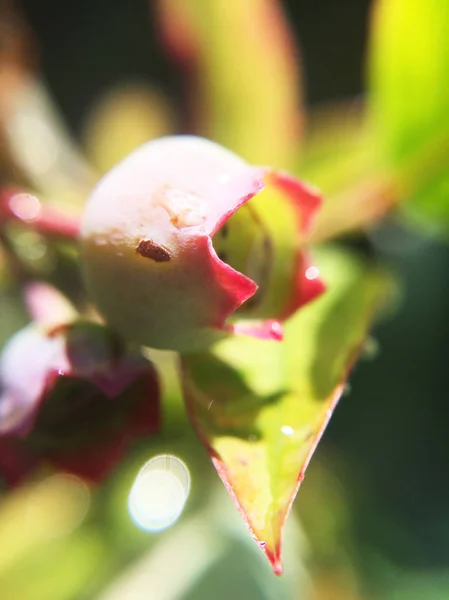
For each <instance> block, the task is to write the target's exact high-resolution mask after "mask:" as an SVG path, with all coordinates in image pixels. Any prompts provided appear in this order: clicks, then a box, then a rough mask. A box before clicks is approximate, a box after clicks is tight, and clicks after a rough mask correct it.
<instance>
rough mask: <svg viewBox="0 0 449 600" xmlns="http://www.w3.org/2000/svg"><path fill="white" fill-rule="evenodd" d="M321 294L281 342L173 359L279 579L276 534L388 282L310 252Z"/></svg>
mask: <svg viewBox="0 0 449 600" xmlns="http://www.w3.org/2000/svg"><path fill="white" fill-rule="evenodd" d="M316 262H317V264H318V265H319V266H320V268H321V270H322V274H323V278H324V280H325V281H326V282H327V284H328V292H327V293H325V294H323V296H322V297H321V298H320V299H318V300H316V301H315V302H313V303H311V304H310V305H307V306H306V307H304V308H302V309H301V310H300V311H298V312H297V313H296V314H295V316H294V317H292V318H291V319H290V320H289V321H288V322H287V323H286V326H285V339H284V341H283V342H271V341H260V340H256V339H253V338H249V337H243V336H241V337H234V338H229V339H226V340H225V341H223V342H220V343H219V344H217V346H216V347H215V348H214V349H213V350H212V351H210V352H208V353H202V354H192V355H186V356H183V357H182V370H183V385H184V392H185V397H186V401H187V407H188V412H189V415H190V418H191V420H192V422H193V425H194V427H195V429H196V431H197V433H198V435H199V437H200V439H201V440H202V442H203V443H204V445H205V446H206V448H207V449H208V451H209V453H210V455H211V458H212V461H213V463H214V465H215V467H216V469H217V471H218V473H219V475H220V477H221V478H222V480H223V482H224V484H225V486H226V487H227V489H228V491H229V493H230V494H231V496H232V498H233V499H234V501H235V503H236V505H237V507H238V508H239V510H240V511H241V513H242V516H243V518H244V520H245V522H246V523H247V525H248V527H249V529H250V531H251V533H252V534H253V536H254V538H255V539H256V540H257V541H258V543H259V544H260V546H261V548H262V550H263V551H264V552H265V554H266V556H267V557H268V559H269V560H270V562H271V564H272V567H273V570H274V572H275V573H277V574H280V573H281V572H282V562H281V538H282V529H283V525H284V522H285V519H286V517H287V514H288V511H289V509H290V506H291V503H292V501H293V499H294V497H295V495H296V492H297V490H298V487H299V485H300V483H301V481H302V480H303V477H304V471H305V469H306V467H307V464H308V462H309V460H310V458H311V456H312V454H313V452H314V450H315V447H316V445H317V443H318V441H319V439H320V437H321V434H322V433H323V430H324V428H325V427H326V424H327V422H328V420H329V418H330V416H331V414H332V411H333V409H334V407H335V405H336V403H337V401H338V398H339V397H340V394H341V392H342V389H343V386H344V382H345V380H346V377H347V374H348V371H349V369H350V367H351V366H352V364H353V362H354V360H355V358H356V356H357V354H358V352H359V351H360V349H361V347H362V345H363V342H364V339H365V337H366V334H367V330H368V328H369V326H370V325H371V322H372V319H373V315H374V313H375V311H376V309H377V308H378V306H379V305H380V304H381V303H382V301H383V300H384V299H385V296H386V294H387V292H388V290H389V289H390V284H389V280H387V279H386V278H385V275H384V274H382V273H381V272H379V271H378V270H370V269H368V268H367V266H366V265H364V264H363V263H361V262H359V261H357V260H355V259H354V258H351V257H350V256H349V255H347V254H344V253H341V252H339V251H336V250H335V249H331V250H328V251H326V252H324V251H321V252H319V253H318V255H317V261H316Z"/></svg>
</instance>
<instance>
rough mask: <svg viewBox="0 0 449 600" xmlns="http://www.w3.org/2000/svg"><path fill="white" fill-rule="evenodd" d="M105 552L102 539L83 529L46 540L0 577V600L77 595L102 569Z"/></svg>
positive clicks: (61, 599) (58, 598)
mask: <svg viewBox="0 0 449 600" xmlns="http://www.w3.org/2000/svg"><path fill="white" fill-rule="evenodd" d="M105 552H106V549H105V546H104V544H103V543H102V542H101V540H100V539H99V538H98V537H97V536H94V535H92V534H88V533H86V532H83V533H77V534H74V535H72V536H71V538H70V540H68V539H57V540H51V541H48V542H47V543H46V544H45V545H42V546H40V547H39V548H38V551H37V552H33V553H29V554H27V555H26V557H25V558H24V559H23V560H22V561H21V562H20V563H16V564H15V565H14V568H12V569H11V570H10V571H8V572H7V573H5V574H3V575H2V576H1V577H0V588H1V590H2V600H17V599H18V598H20V600H36V599H37V598H45V600H71V599H73V598H78V597H79V596H80V594H81V593H83V592H84V591H85V589H86V586H88V585H90V584H91V582H92V581H93V579H94V578H95V576H96V574H97V573H98V571H99V570H100V569H101V567H102V560H103V558H104V556H105ZM25 573H26V576H24V574H25Z"/></svg>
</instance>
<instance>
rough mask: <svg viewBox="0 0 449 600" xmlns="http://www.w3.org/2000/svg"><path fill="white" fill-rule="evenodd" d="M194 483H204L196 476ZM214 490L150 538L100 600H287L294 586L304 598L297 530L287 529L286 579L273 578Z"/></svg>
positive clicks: (305, 583) (306, 589)
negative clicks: (178, 520) (190, 512)
mask: <svg viewBox="0 0 449 600" xmlns="http://www.w3.org/2000/svg"><path fill="white" fill-rule="evenodd" d="M196 484H197V485H198V486H199V485H200V484H201V487H203V485H202V482H200V481H198V480H197V482H196ZM216 488H217V485H215V489H214V486H213V485H212V489H213V491H214V493H213V496H212V498H210V499H209V501H208V503H207V506H204V507H203V508H202V509H201V510H197V511H196V514H195V515H193V516H191V517H188V518H186V519H183V521H182V522H181V523H178V525H176V526H175V527H173V528H172V529H171V530H168V531H166V532H165V533H164V534H163V535H161V536H159V537H157V536H154V535H152V536H150V538H148V539H149V540H150V541H149V543H150V544H152V549H151V552H147V553H145V554H144V555H142V556H140V557H139V558H138V560H136V561H135V562H133V563H132V564H130V565H129V567H128V568H126V569H125V570H124V571H123V572H122V573H120V574H119V576H118V577H117V578H116V579H115V580H113V581H112V582H110V583H109V585H108V586H107V587H106V589H105V590H104V591H103V593H101V594H100V595H99V600H122V599H127V598H130V599H131V598H132V599H133V600H137V599H142V600H143V599H144V598H145V599H146V598H151V599H152V598H154V599H155V600H156V599H157V600H210V598H216V599H217V600H218V599H222V598H229V597H236V598H244V599H245V600H290V599H291V598H293V597H295V596H294V593H295V592H296V590H300V593H301V598H302V599H303V600H308V599H309V598H310V595H309V593H310V587H309V580H308V577H307V573H306V571H305V568H304V566H303V564H302V560H301V557H300V550H301V548H300V547H299V543H298V542H299V540H298V537H299V536H298V534H299V533H300V532H299V531H298V528H293V529H292V531H291V532H290V533H291V534H292V535H290V536H289V540H288V542H289V543H288V544H287V550H289V557H288V558H289V559H290V562H289V566H291V569H289V572H288V573H286V577H284V578H282V579H281V580H279V579H275V578H273V576H272V574H271V572H270V570H269V569H268V568H267V565H266V564H264V562H263V557H262V555H261V554H260V553H259V552H258V550H257V549H256V547H255V546H254V545H253V544H252V542H251V541H250V540H248V539H247V536H246V532H245V531H244V528H243V527H241V523H239V520H238V517H237V515H236V514H235V511H233V510H232V509H233V507H232V506H231V504H230V503H228V504H227V503H226V498H225V497H223V493H222V490H217V489H216ZM217 492H218V493H217ZM174 566H175V571H174ZM174 573H175V575H176V576H174ZM230 574H232V576H230ZM149 590H151V593H150V592H149ZM294 591H295V592H294Z"/></svg>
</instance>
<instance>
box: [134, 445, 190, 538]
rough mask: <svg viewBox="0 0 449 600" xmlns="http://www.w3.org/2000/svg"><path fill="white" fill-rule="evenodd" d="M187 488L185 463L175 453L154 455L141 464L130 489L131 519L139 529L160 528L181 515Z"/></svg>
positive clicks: (186, 496) (163, 527) (165, 526)
mask: <svg viewBox="0 0 449 600" xmlns="http://www.w3.org/2000/svg"><path fill="white" fill-rule="evenodd" d="M189 491H190V475H189V471H188V469H187V467H186V465H185V464H184V463H183V462H182V461H181V460H180V459H179V458H176V457H174V456H169V455H160V456H155V457H154V458H152V459H151V460H149V461H148V462H147V463H146V464H145V465H144V466H143V467H142V469H141V470H140V471H139V473H138V475H137V477H136V479H135V481H134V483H133V486H132V488H131V491H130V494H129V497H128V510H129V513H130V515H131V518H132V520H133V521H134V523H135V524H136V525H137V526H138V527H139V528H140V529H143V530H145V531H152V532H156V531H162V530H163V529H166V528H167V527H170V526H171V525H173V523H175V521H176V520H177V519H178V518H179V517H180V515H181V513H182V511H183V509H184V505H185V503H186V500H187V498H188V495H189Z"/></svg>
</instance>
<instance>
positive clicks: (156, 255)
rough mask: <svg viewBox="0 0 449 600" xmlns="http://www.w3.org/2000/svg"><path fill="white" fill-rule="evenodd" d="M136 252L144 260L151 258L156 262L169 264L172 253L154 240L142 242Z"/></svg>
mask: <svg viewBox="0 0 449 600" xmlns="http://www.w3.org/2000/svg"><path fill="white" fill-rule="evenodd" d="M136 252H137V253H138V254H140V256H143V257H144V258H151V259H152V260H154V261H156V262H168V261H169V260H171V254H170V251H169V250H167V248H165V247H164V246H161V244H158V243H157V242H153V240H141V241H140V242H139V245H138V246H137V248H136Z"/></svg>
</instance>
